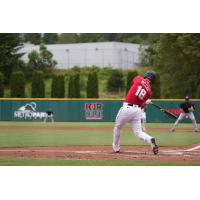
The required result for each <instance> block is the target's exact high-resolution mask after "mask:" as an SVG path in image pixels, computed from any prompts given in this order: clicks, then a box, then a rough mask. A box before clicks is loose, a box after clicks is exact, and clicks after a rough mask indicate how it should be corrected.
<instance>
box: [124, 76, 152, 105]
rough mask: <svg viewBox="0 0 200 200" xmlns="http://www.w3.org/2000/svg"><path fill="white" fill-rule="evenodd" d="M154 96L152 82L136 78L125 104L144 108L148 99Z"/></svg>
mask: <svg viewBox="0 0 200 200" xmlns="http://www.w3.org/2000/svg"><path fill="white" fill-rule="evenodd" d="M151 95H152V91H151V85H150V80H148V79H144V78H143V77H141V76H136V77H135V78H134V79H133V81H132V85H131V87H130V89H129V91H128V94H127V96H126V98H125V102H127V103H130V104H135V105H138V106H140V107H144V104H145V102H146V100H147V99H149V98H150V97H151Z"/></svg>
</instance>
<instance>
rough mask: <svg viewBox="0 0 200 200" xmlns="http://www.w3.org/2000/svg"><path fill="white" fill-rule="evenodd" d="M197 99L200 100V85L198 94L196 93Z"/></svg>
mask: <svg viewBox="0 0 200 200" xmlns="http://www.w3.org/2000/svg"><path fill="white" fill-rule="evenodd" d="M196 98H197V99H200V85H199V86H198V88H197V92H196Z"/></svg>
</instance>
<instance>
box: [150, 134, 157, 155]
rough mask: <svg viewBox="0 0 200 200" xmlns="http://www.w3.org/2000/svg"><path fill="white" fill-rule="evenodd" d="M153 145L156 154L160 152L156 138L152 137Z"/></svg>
mask: <svg viewBox="0 0 200 200" xmlns="http://www.w3.org/2000/svg"><path fill="white" fill-rule="evenodd" d="M151 147H152V151H153V153H154V155H157V154H158V145H157V144H156V140H155V138H151Z"/></svg>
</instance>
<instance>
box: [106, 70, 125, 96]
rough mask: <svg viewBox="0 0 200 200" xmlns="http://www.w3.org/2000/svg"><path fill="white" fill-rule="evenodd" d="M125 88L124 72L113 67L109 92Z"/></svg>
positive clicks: (108, 85) (108, 84)
mask: <svg viewBox="0 0 200 200" xmlns="http://www.w3.org/2000/svg"><path fill="white" fill-rule="evenodd" d="M123 88H124V80H123V73H122V71H121V70H118V69H113V70H112V73H111V75H110V77H109V79H108V82H107V90H108V91H109V92H119V91H121V90H123Z"/></svg>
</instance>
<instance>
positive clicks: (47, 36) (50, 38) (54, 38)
mask: <svg viewBox="0 0 200 200" xmlns="http://www.w3.org/2000/svg"><path fill="white" fill-rule="evenodd" d="M42 40H43V42H44V43H45V44H56V43H57V42H58V34H57V33H44V35H43V38H42Z"/></svg>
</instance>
